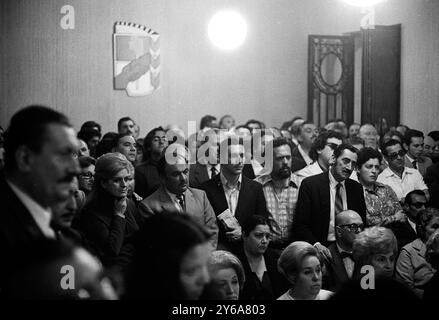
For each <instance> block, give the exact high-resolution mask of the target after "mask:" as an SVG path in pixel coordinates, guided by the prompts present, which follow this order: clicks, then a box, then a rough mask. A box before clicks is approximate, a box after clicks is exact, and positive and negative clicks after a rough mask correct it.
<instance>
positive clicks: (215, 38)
mask: <svg viewBox="0 0 439 320" xmlns="http://www.w3.org/2000/svg"><path fill="white" fill-rule="evenodd" d="M208 34H209V39H210V41H212V43H213V44H214V45H215V46H217V47H218V48H220V49H223V50H233V49H235V48H237V47H239V46H240V45H241V44H242V43H243V42H244V40H245V38H246V37H247V23H246V22H245V20H244V18H243V17H242V16H241V15H240V14H239V13H237V12H235V11H229V10H225V11H220V12H218V13H216V14H215V15H214V16H213V17H212V18H211V19H210V21H209V26H208Z"/></svg>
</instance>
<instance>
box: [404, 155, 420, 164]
mask: <svg viewBox="0 0 439 320" xmlns="http://www.w3.org/2000/svg"><path fill="white" fill-rule="evenodd" d="M405 156H406V157H407V159H408V160H409V161H410V163H413V161H415V160H416V162H419V161H418V159H413V158H412V157H410V156H409V154H408V153H406V154H405Z"/></svg>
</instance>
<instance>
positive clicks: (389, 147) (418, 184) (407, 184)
mask: <svg viewBox="0 0 439 320" xmlns="http://www.w3.org/2000/svg"><path fill="white" fill-rule="evenodd" d="M382 152H383V155H384V158H385V159H386V161H387V163H388V164H389V167H388V168H386V169H384V170H383V172H381V173H380V175H379V176H378V178H377V182H380V183H383V184H387V185H389V186H390V187H391V188H392V189H393V191H395V193H396V195H397V197H398V199H400V201H401V202H402V203H403V202H404V198H405V196H406V195H407V194H408V193H409V192H410V191H412V190H415V189H418V190H422V191H424V193H425V195H426V197H427V200H428V199H429V198H430V195H429V192H428V187H427V185H426V184H425V182H424V179H423V178H422V175H421V174H420V173H419V171H418V170H416V169H414V168H408V167H406V166H405V165H404V156H405V151H404V149H403V148H402V146H401V142H399V141H398V140H393V139H392V140H389V141H388V142H386V143H385V144H384V145H383V148H382Z"/></svg>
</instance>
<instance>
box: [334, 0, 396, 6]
mask: <svg viewBox="0 0 439 320" xmlns="http://www.w3.org/2000/svg"><path fill="white" fill-rule="evenodd" d="M343 1H344V2H346V3H347V4H350V5H353V6H356V7H372V6H374V5H376V4H378V3H380V2H384V1H387V0H343Z"/></svg>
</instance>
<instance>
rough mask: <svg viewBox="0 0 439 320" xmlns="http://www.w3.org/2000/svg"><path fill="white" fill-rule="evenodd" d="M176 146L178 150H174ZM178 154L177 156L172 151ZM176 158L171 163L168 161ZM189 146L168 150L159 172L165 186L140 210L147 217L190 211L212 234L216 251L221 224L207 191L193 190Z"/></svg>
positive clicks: (148, 198)
mask: <svg viewBox="0 0 439 320" xmlns="http://www.w3.org/2000/svg"><path fill="white" fill-rule="evenodd" d="M174 147H177V148H178V149H176V150H173V149H174ZM167 151H169V152H171V153H172V152H175V155H173V154H169V152H167ZM167 156H169V158H171V157H172V159H171V161H169V160H167ZM187 156H188V154H187V150H186V149H185V147H183V146H181V145H177V144H172V145H170V146H169V147H167V148H166V149H165V150H164V154H163V155H162V157H161V158H160V160H159V162H158V164H157V169H158V172H159V174H160V178H161V181H162V185H161V187H160V188H159V189H158V190H156V191H155V192H154V193H153V194H152V195H150V196H149V197H147V198H146V199H144V200H143V201H142V202H141V203H140V205H139V210H140V212H141V214H142V216H143V218H148V217H151V216H152V215H154V214H160V213H162V212H177V213H178V212H181V213H183V212H186V213H187V214H189V215H190V216H192V217H193V218H194V219H195V220H196V221H197V222H198V223H199V224H200V225H202V226H204V227H206V229H207V230H208V232H209V233H210V234H211V238H210V242H211V245H212V249H214V250H215V249H216V246H217V242H218V225H217V222H216V217H215V213H214V211H213V209H212V206H211V205H210V202H209V200H208V198H207V196H206V193H205V192H204V191H203V190H199V189H195V188H191V187H189V165H188V158H187Z"/></svg>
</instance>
